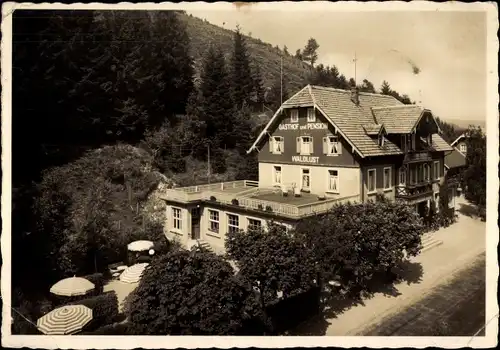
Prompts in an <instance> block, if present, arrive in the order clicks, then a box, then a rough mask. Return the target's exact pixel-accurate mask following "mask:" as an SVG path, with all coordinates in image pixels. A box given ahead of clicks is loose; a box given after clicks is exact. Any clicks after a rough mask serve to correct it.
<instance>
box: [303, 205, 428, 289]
mask: <svg viewBox="0 0 500 350" xmlns="http://www.w3.org/2000/svg"><path fill="white" fill-rule="evenodd" d="M422 234H423V225H422V221H421V219H420V218H419V217H418V215H417V214H416V213H415V212H414V210H413V208H411V207H410V206H408V205H406V204H403V203H399V202H390V201H387V200H382V201H378V202H369V203H365V204H345V205H338V206H336V207H334V208H333V209H332V210H330V211H329V212H328V213H327V214H325V215H323V216H319V217H314V218H308V219H304V220H302V221H301V222H299V224H298V225H297V226H296V230H295V235H296V236H297V237H298V239H300V240H301V241H302V242H303V245H304V246H305V247H306V249H308V250H309V251H310V252H311V254H312V255H313V259H314V262H315V263H316V266H317V267H318V273H319V276H320V281H321V284H322V285H323V286H324V287H326V285H327V282H330V281H336V282H338V283H340V284H341V286H342V288H343V289H345V290H346V291H350V292H353V293H358V292H360V291H363V290H366V288H367V286H368V283H369V282H370V281H371V280H372V278H373V276H374V275H375V274H377V273H379V272H388V271H390V270H391V268H393V267H395V266H397V265H398V264H399V263H400V262H401V261H402V260H403V259H404V252H406V254H407V256H415V255H417V254H418V253H419V251H420V249H421V235H422Z"/></svg>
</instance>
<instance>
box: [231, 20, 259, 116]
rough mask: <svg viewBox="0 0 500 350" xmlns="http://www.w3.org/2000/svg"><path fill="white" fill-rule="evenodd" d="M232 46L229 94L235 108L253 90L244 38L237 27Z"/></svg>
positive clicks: (247, 98) (245, 99)
mask: <svg viewBox="0 0 500 350" xmlns="http://www.w3.org/2000/svg"><path fill="white" fill-rule="evenodd" d="M233 41H234V48H233V53H232V57H231V96H232V100H233V104H234V106H235V107H236V108H241V107H242V106H243V104H244V103H246V102H247V101H248V100H249V98H250V96H251V94H252V91H253V87H254V81H253V79H252V72H251V69H250V59H249V55H248V50H247V47H246V43H245V39H244V38H243V35H242V34H241V31H240V29H239V28H237V29H236V32H235V33H234V39H233Z"/></svg>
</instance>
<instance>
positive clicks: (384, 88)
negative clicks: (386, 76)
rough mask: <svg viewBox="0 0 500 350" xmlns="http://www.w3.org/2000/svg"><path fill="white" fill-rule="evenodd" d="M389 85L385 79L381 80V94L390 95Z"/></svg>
mask: <svg viewBox="0 0 500 350" xmlns="http://www.w3.org/2000/svg"><path fill="white" fill-rule="evenodd" d="M391 91H392V90H391V86H390V85H389V83H388V82H387V81H385V80H384V81H383V82H382V86H381V87H380V93H381V94H382V95H390V94H391Z"/></svg>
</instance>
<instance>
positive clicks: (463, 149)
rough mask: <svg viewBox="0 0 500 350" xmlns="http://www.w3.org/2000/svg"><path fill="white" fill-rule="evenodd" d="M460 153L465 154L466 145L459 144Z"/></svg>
mask: <svg viewBox="0 0 500 350" xmlns="http://www.w3.org/2000/svg"><path fill="white" fill-rule="evenodd" d="M460 152H462V153H466V152H467V145H466V144H465V143H461V144H460Z"/></svg>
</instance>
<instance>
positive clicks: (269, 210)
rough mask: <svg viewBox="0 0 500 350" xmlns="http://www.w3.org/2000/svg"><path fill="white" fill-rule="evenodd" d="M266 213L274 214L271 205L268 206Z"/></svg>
mask: <svg viewBox="0 0 500 350" xmlns="http://www.w3.org/2000/svg"><path fill="white" fill-rule="evenodd" d="M266 211H268V212H270V213H272V212H273V208H272V207H271V206H270V205H266Z"/></svg>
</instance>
